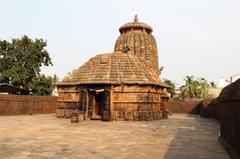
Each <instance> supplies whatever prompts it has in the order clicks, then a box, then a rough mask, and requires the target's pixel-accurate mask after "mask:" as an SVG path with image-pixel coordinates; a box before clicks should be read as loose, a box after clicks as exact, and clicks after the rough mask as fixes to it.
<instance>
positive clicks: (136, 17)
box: [134, 14, 138, 22]
mask: <svg viewBox="0 0 240 159" xmlns="http://www.w3.org/2000/svg"><path fill="white" fill-rule="evenodd" d="M134 22H138V15H137V14H135V16H134Z"/></svg>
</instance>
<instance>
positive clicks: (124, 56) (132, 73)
mask: <svg viewBox="0 0 240 159" xmlns="http://www.w3.org/2000/svg"><path fill="white" fill-rule="evenodd" d="M135 19H136V18H135ZM120 32H121V35H120V37H119V38H118V40H117V41H116V45H115V51H114V52H113V53H108V54H100V55H96V56H95V57H93V58H91V59H90V60H88V61H87V62H86V63H85V64H83V65H82V66H81V67H79V68H78V69H75V70H73V71H72V73H71V74H69V75H68V76H66V77H65V78H64V79H63V81H62V82H59V83H57V84H56V85H57V87H58V91H59V98H60V99H61V100H62V101H63V102H65V104H66V105H65V106H66V108H62V107H61V108H60V107H59V109H65V110H64V112H65V113H64V114H65V115H64V116H63V117H68V116H69V115H67V112H68V111H70V110H68V108H69V109H72V110H73V109H78V111H81V112H84V115H85V118H86V119H87V118H90V119H102V120H105V121H111V120H147V121H149V120H153V119H161V118H166V117H167V115H168V113H166V111H167V109H166V105H165V103H166V102H167V100H168V96H167V91H166V87H167V86H166V85H165V84H164V83H163V82H162V80H161V79H160V77H159V75H160V74H159V68H158V52H157V45H156V41H155V39H154V37H153V36H152V34H151V33H152V28H151V27H150V26H148V25H147V24H144V23H140V22H137V21H135V22H133V23H128V24H125V25H124V26H122V27H121V28H120ZM132 46H133V47H132ZM128 47H130V48H128ZM126 49H130V50H127V51H126ZM67 107H68V108H67ZM70 107H71V108H70ZM61 111H62V110H61ZM61 111H59V112H61ZM134 114H135V115H134ZM57 116H58V117H60V113H58V115H57Z"/></svg>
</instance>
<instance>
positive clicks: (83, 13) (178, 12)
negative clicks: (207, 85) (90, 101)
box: [0, 0, 240, 83]
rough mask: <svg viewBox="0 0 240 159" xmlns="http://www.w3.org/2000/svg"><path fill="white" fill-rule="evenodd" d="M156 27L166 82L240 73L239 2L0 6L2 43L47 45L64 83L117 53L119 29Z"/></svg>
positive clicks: (61, 0) (7, 1)
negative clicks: (99, 57)
mask: <svg viewBox="0 0 240 159" xmlns="http://www.w3.org/2000/svg"><path fill="white" fill-rule="evenodd" d="M134 12H137V13H138V15H139V21H142V22H145V23H147V24H149V25H151V26H152V27H153V35H154V36H155V38H156V40H157V44H158V51H159V63H160V65H164V67H165V69H164V71H163V73H162V76H161V78H168V79H171V80H173V81H175V82H178V83H182V82H183V78H184V77H185V76H186V75H194V76H196V77H204V78H206V79H208V80H209V81H216V82H217V80H218V79H219V78H227V77H228V76H231V75H233V74H237V73H240V62H239V60H240V1H239V0H145V1H144V0H132V1H131V0H119V1H117V0H111V1H110V0H87V1H80V0H78V1H77V0H38V1H36V0H0V38H1V39H7V40H10V39H11V38H17V37H21V36H23V35H28V36H29V37H31V38H43V39H45V40H47V43H48V47H47V49H48V51H49V53H50V56H51V58H52V61H53V64H54V66H53V67H51V68H46V69H45V68H44V70H43V72H44V73H45V74H48V75H53V74H56V75H57V76H59V77H60V78H62V77H63V76H64V75H66V74H67V72H70V71H72V69H74V68H77V67H79V66H80V65H82V64H83V63H84V62H86V60H88V59H89V58H90V57H92V56H94V55H96V54H99V53H105V52H112V51H113V49H114V44H115V40H116V39H117V37H118V36H119V32H118V29H119V27H120V26H121V25H123V24H124V23H127V22H129V21H132V20H133V13H134Z"/></svg>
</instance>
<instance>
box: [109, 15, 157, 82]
mask: <svg viewBox="0 0 240 159" xmlns="http://www.w3.org/2000/svg"><path fill="white" fill-rule="evenodd" d="M119 31H120V33H121V35H120V36H119V37H118V39H117V41H116V43H115V49H114V50H115V51H121V52H124V53H127V52H129V53H132V54H133V55H135V56H137V57H139V58H140V59H142V60H145V62H146V63H147V64H148V65H149V67H150V68H151V70H152V73H153V74H154V75H155V76H156V77H158V78H159V75H160V71H159V66H158V50H157V44H156V40H155V38H154V36H153V35H152V31H153V29H152V27H151V26H149V25H147V24H145V23H142V22H138V18H137V15H135V18H134V22H130V23H126V24H124V25H123V26H121V27H120V28H119Z"/></svg>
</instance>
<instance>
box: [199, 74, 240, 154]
mask: <svg viewBox="0 0 240 159" xmlns="http://www.w3.org/2000/svg"><path fill="white" fill-rule="evenodd" d="M200 115H201V116H202V117H207V118H211V117H213V118H215V119H217V120H218V121H219V123H220V137H219V141H220V142H221V143H222V145H223V146H224V147H225V149H226V150H227V152H228V153H229V155H230V156H231V158H233V159H240V79H239V80H237V81H236V82H234V83H232V84H230V85H228V86H227V87H225V88H224V89H223V90H222V92H221V94H220V96H219V97H218V98H215V99H213V100H209V101H203V102H202V104H201V105H200Z"/></svg>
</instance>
